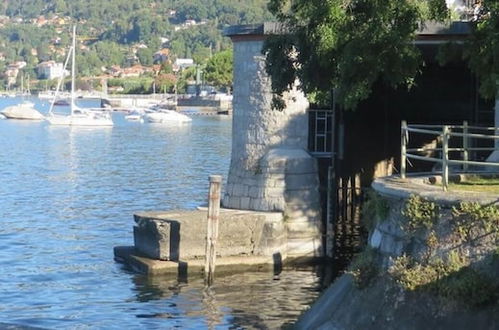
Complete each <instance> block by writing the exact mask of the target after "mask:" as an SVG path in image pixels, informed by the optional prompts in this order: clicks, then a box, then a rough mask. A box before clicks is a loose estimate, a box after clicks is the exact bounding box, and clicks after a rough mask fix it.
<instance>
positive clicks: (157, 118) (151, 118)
mask: <svg viewBox="0 0 499 330" xmlns="http://www.w3.org/2000/svg"><path fill="white" fill-rule="evenodd" d="M144 118H145V120H147V121H148V122H149V123H177V124H182V123H189V122H191V121H192V119H191V118H190V117H188V116H186V115H184V114H181V113H178V112H176V111H173V110H163V111H159V112H152V113H147V114H145V115H144Z"/></svg>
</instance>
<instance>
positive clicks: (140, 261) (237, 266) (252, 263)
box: [114, 246, 282, 276]
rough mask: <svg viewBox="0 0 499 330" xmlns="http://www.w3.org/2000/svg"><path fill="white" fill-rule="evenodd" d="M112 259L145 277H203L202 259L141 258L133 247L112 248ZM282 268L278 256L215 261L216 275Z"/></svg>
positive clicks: (229, 258) (219, 259)
mask: <svg viewBox="0 0 499 330" xmlns="http://www.w3.org/2000/svg"><path fill="white" fill-rule="evenodd" d="M114 259H115V260H116V261H117V262H120V263H123V264H125V265H127V266H129V267H130V268H131V269H132V270H133V271H135V272H138V273H142V274H147V275H178V276H196V275H198V276H203V273H204V263H205V261H204V259H192V260H186V261H183V260H179V261H163V260H155V259H150V258H147V257H145V256H143V255H142V254H141V253H140V252H139V251H137V250H136V249H135V247H133V246H117V247H115V248H114ZM281 267H282V260H281V259H280V256H278V255H276V256H273V257H255V256H244V257H223V258H217V260H216V274H231V273H237V272H247V271H274V270H276V269H280V268H281Z"/></svg>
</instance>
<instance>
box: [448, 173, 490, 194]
mask: <svg viewBox="0 0 499 330" xmlns="http://www.w3.org/2000/svg"><path fill="white" fill-rule="evenodd" d="M449 189H450V190H454V191H474V192H486V193H495V194H499V178H497V177H493V178H486V177H471V178H469V179H467V180H466V181H464V182H459V183H452V182H449Z"/></svg>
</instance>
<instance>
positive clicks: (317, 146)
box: [308, 109, 334, 157]
mask: <svg viewBox="0 0 499 330" xmlns="http://www.w3.org/2000/svg"><path fill="white" fill-rule="evenodd" d="M308 116H309V141H308V150H309V152H310V153H311V154H312V155H314V156H316V157H331V143H332V142H331V134H332V129H333V125H334V118H333V112H332V111H331V110H323V109H320V110H319V109H309V110H308Z"/></svg>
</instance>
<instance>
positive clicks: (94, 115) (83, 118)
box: [46, 26, 113, 126]
mask: <svg viewBox="0 0 499 330" xmlns="http://www.w3.org/2000/svg"><path fill="white" fill-rule="evenodd" d="M70 57H71V98H70V103H69V107H70V110H71V111H70V113H69V114H56V113H54V112H53V109H54V103H55V101H56V99H57V97H54V99H53V101H52V104H51V105H50V110H49V113H48V115H47V117H46V119H47V121H48V122H49V123H50V124H51V125H65V126H113V120H112V119H111V115H110V113H109V112H107V111H95V110H92V109H84V108H79V107H78V106H76V104H75V69H76V66H75V65H76V64H75V62H76V59H75V58H76V26H73V42H72V46H71V48H70V49H69V52H68V57H67V58H66V63H65V64H64V68H66V66H67V64H68V61H69V58H70ZM63 78H64V77H62V78H61V80H59V83H58V84H57V89H56V95H57V93H58V91H59V88H60V85H61V83H62V79H63Z"/></svg>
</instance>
